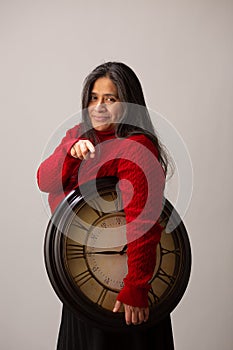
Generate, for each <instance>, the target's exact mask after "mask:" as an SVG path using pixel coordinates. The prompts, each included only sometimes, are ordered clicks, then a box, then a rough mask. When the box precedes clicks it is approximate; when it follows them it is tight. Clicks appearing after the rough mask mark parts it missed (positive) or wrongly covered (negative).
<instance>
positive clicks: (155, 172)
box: [117, 135, 165, 307]
mask: <svg viewBox="0 0 233 350" xmlns="http://www.w3.org/2000/svg"><path fill="white" fill-rule="evenodd" d="M123 149H124V150H127V152H126V151H124V152H123V153H122V155H121V160H120V162H119V167H118V177H119V179H120V180H127V181H120V183H119V186H120V190H121V193H122V201H123V206H124V211H125V215H126V222H127V232H126V235H127V245H128V248H127V256H128V273H127V276H126V277H125V279H124V287H123V288H122V290H121V291H120V293H119V294H118V298H117V299H118V300H119V301H121V302H123V303H124V304H127V305H131V306H138V307H146V306H148V290H149V289H150V283H149V281H150V279H151V278H152V276H153V272H154V268H155V263H156V247H157V244H158V242H159V240H160V237H161V231H162V229H161V226H160V225H159V224H158V223H157V220H158V218H159V215H160V212H161V208H162V198H163V190H164V181H165V177H164V172H163V170H162V168H161V165H160V164H159V162H158V160H157V150H156V148H155V146H154V145H153V143H152V142H151V141H150V140H149V139H148V138H146V137H145V136H143V135H140V136H136V137H134V139H132V138H131V139H127V140H125V145H124V147H123ZM129 182H130V183H131V186H129ZM132 189H133V193H132Z"/></svg>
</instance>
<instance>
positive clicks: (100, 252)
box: [87, 246, 127, 255]
mask: <svg viewBox="0 0 233 350" xmlns="http://www.w3.org/2000/svg"><path fill="white" fill-rule="evenodd" d="M126 248H127V247H126V246H125V247H124V248H123V249H122V250H120V251H117V250H102V251H99V252H88V253H87V255H92V254H104V255H116V254H119V255H123V254H125V253H126Z"/></svg>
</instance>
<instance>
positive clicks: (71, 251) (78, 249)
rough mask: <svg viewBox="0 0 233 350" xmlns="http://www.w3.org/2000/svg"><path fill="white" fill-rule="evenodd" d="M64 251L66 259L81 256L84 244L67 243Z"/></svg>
mask: <svg viewBox="0 0 233 350" xmlns="http://www.w3.org/2000/svg"><path fill="white" fill-rule="evenodd" d="M66 253H67V259H68V260H73V259H80V258H83V254H84V246H83V245H80V244H72V243H69V244H67V248H66Z"/></svg>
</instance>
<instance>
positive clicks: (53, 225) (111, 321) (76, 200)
mask: <svg viewBox="0 0 233 350" xmlns="http://www.w3.org/2000/svg"><path fill="white" fill-rule="evenodd" d="M117 182H118V179H117V178H115V177H104V178H98V179H95V180H92V181H89V182H87V183H85V184H83V185H82V186H80V188H79V187H77V188H76V189H75V190H73V191H72V192H71V193H69V195H68V196H67V197H66V198H65V199H64V200H63V201H62V202H61V203H60V205H59V206H58V208H57V209H56V210H55V212H54V214H53V215H52V217H51V219H50V221H49V224H48V226H47V229H46V234H45V240H44V259H45V266H46V270H47V274H48V277H49V280H50V282H51V284H52V287H53V289H54V291H55V292H56V294H57V296H58V297H59V299H60V300H61V301H62V302H63V303H64V304H65V305H66V306H67V307H68V308H70V309H71V310H72V311H73V312H74V313H75V314H76V316H77V317H79V318H80V319H82V320H85V321H87V322H89V323H90V324H91V325H93V326H97V327H99V328H102V329H104V330H110V331H119V330H121V331H130V330H131V329H135V328H134V327H135V326H132V327H129V326H127V325H126V324H125V321H124V314H123V313H113V312H111V311H109V310H106V309H103V308H101V307H100V306H98V305H96V304H94V303H93V302H91V301H90V300H89V299H88V298H87V297H85V295H84V294H83V293H82V292H81V291H80V290H79V288H77V286H76V285H75V283H74V282H73V281H72V279H71V276H70V274H69V273H68V271H67V269H66V265H65V262H64V254H63V251H64V233H63V232H65V231H66V223H67V220H68V219H69V216H70V214H71V213H73V209H74V208H75V207H76V206H79V205H82V204H83V203H84V202H85V201H86V200H88V198H90V196H92V194H93V186H96V188H97V190H98V191H100V192H101V191H105V190H112V191H115V189H116V185H117ZM171 214H172V220H173V221H172V224H173V225H174V227H175V229H174V230H173V231H172V232H171V233H165V234H171V235H173V236H174V239H175V240H178V241H177V243H178V246H179V247H180V248H179V249H180V263H179V269H178V270H179V271H177V275H176V280H175V288H172V291H171V293H168V295H166V296H165V298H164V299H163V300H162V301H161V302H159V303H158V304H157V305H155V306H153V307H152V308H151V310H150V317H149V320H148V322H146V323H144V324H142V325H138V326H137V327H139V328H147V327H151V326H153V325H155V324H157V323H158V322H159V321H161V320H162V319H163V318H164V317H166V316H167V315H168V314H170V313H171V312H172V311H173V310H174V309H175V307H176V306H177V305H178V303H179V302H180V300H181V298H182V297H183V295H184V292H185V290H186V288H187V285H188V282H189V278H190V273H191V247H190V242H189V238H188V233H187V231H186V228H185V226H184V223H183V221H182V220H181V218H180V216H179V214H178V213H177V212H176V211H175V209H174V207H173V206H172V204H171V203H170V202H169V201H168V200H167V199H164V208H163V212H162V214H161V216H160V219H161V221H164V222H165V223H167V221H168V219H169V218H170V217H171Z"/></svg>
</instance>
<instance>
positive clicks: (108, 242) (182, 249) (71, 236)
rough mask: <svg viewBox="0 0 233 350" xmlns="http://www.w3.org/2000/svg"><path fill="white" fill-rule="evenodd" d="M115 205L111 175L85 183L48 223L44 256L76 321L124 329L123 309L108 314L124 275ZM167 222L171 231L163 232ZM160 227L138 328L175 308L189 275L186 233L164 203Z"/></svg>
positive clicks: (121, 223)
mask: <svg viewBox="0 0 233 350" xmlns="http://www.w3.org/2000/svg"><path fill="white" fill-rule="evenodd" d="M93 186H94V187H95V186H96V187H95V188H97V190H98V195H96V193H97V192H96V191H94V190H93V188H94V187H93ZM120 203H121V196H120V191H119V190H118V189H117V179H116V178H114V177H106V178H100V179H96V180H95V181H89V182H87V183H86V184H84V185H82V186H81V187H80V188H77V189H75V190H73V191H72V192H71V193H70V194H69V195H68V196H67V197H66V198H65V199H64V200H63V202H62V203H61V204H60V205H59V206H58V208H57V209H56V211H55V212H54V214H53V215H52V217H51V219H50V222H49V224H48V226H47V230H46V235H45V242H44V254H45V265H46V269H47V273H48V276H49V279H50V282H51V284H52V286H53V288H54V290H55V292H56V294H57V295H58V297H59V298H60V300H61V301H62V302H63V303H64V304H66V305H67V306H68V307H69V308H70V309H71V310H72V311H73V312H74V313H76V315H77V316H78V317H80V318H81V319H85V320H86V321H88V322H90V323H91V324H92V325H95V326H98V327H101V328H103V329H106V330H112V331H113V330H115V329H116V330H119V328H121V329H122V330H127V331H129V329H130V327H129V326H126V324H125V322H124V313H123V310H122V311H121V312H120V313H113V312H112V309H113V306H114V304H115V300H116V297H117V294H118V292H119V291H120V289H121V288H122V286H123V278H124V276H125V275H126V273H127V243H126V241H124V236H125V214H124V211H123V210H122V209H121V205H120ZM171 213H173V214H172V216H171ZM174 213H175V215H174ZM169 218H172V225H174V227H175V228H174V229H173V230H172V232H169V233H167V232H166V229H165V228H166V225H167V223H168V220H169ZM160 223H161V225H162V226H163V227H164V230H163V232H162V237H161V240H160V243H159V244H158V246H157V251H156V252H155V254H156V266H155V270H154V274H153V278H152V280H151V289H150V291H149V294H148V300H149V306H150V318H149V321H148V322H146V323H145V324H143V325H139V326H137V327H141V328H143V327H144V328H146V327H149V326H151V325H154V324H156V323H157V322H159V321H160V320H161V319H162V318H163V317H165V316H166V315H168V314H169V313H171V312H172V311H173V310H174V308H175V307H176V306H177V305H178V303H179V302H180V300H181V298H182V296H183V294H184V292H185V290H186V287H187V285H188V281H189V277H190V271H191V249H190V243H189V238H188V234H187V231H186V228H185V226H184V223H183V221H182V220H181V218H180V216H179V214H178V213H177V212H176V211H174V208H173V206H172V204H171V203H170V202H169V201H168V200H167V199H164V208H163V212H162V214H161V216H160ZM111 232H113V233H114V234H111Z"/></svg>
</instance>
